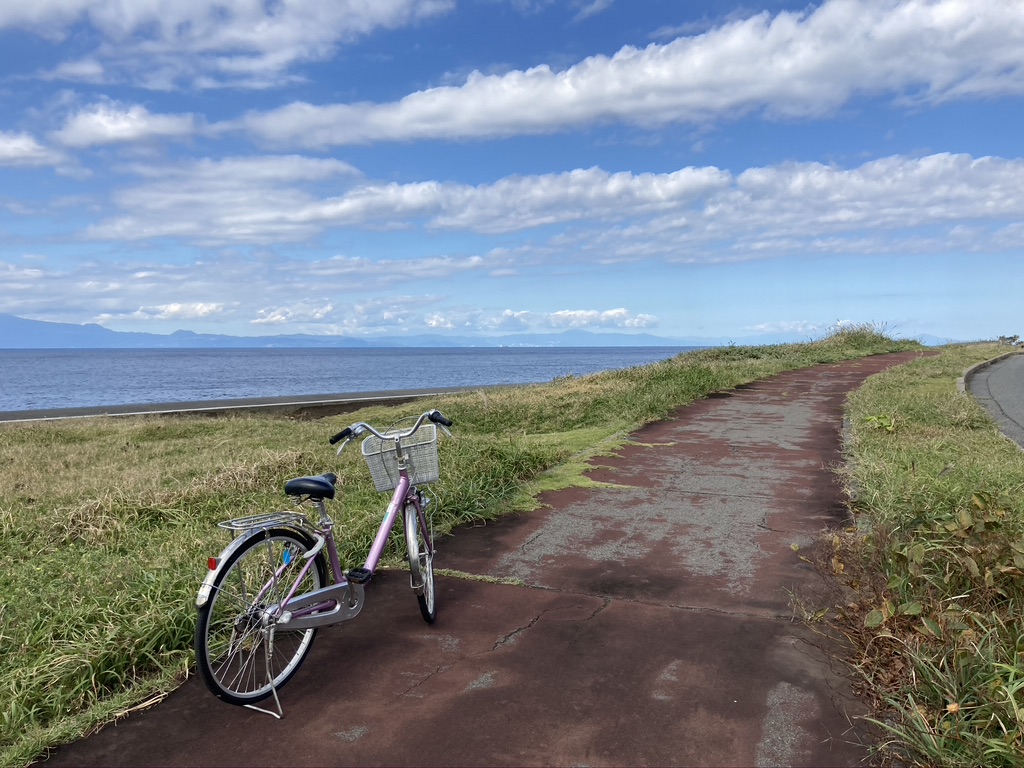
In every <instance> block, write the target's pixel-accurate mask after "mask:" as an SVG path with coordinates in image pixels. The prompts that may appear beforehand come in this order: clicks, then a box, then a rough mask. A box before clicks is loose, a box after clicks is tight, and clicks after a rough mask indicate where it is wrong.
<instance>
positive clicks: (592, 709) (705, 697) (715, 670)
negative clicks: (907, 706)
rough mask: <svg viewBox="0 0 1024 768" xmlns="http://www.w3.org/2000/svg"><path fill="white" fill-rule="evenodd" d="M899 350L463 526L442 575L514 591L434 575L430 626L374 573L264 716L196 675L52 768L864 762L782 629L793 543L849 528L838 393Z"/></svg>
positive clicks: (771, 390) (837, 369)
mask: <svg viewBox="0 0 1024 768" xmlns="http://www.w3.org/2000/svg"><path fill="white" fill-rule="evenodd" d="M913 356H914V355H912V354H909V353H908V354H896V355H886V356H879V357H873V358H868V359H865V360H860V361H855V362H850V363H843V364H838V365H828V366H819V367H816V368H811V369H807V370H803V371H797V372H793V373H788V374H784V375H781V376H778V377H776V378H773V379H770V380H766V381H762V382H758V383H755V384H753V385H751V386H748V387H744V388H740V389H738V390H736V391H735V392H732V393H728V394H721V395H717V396H714V397H711V398H709V399H707V400H703V401H700V402H697V403H695V404H693V405H691V406H689V407H686V408H683V409H680V410H679V411H677V412H676V414H675V415H674V417H673V418H671V419H669V420H667V421H665V422H661V423H658V424H654V425H651V426H649V427H646V428H644V429H642V430H640V431H639V432H638V433H636V434H635V435H634V436H633V442H632V444H631V445H629V446H627V447H626V448H625V449H623V450H622V451H621V452H620V454H619V455H618V456H617V457H615V458H612V459H602V460H601V461H600V463H601V465H602V466H601V467H600V468H597V469H595V470H594V471H593V472H592V477H594V478H595V479H598V480H602V481H607V482H610V483H616V484H617V485H618V486H619V487H615V488H611V487H608V488H598V489H587V490H584V489H568V490H564V491H559V492H556V493H551V494H546V495H545V496H544V497H543V499H542V500H543V501H544V502H545V504H546V505H547V506H546V507H545V508H544V509H541V510H538V511H536V512H532V513H529V514H522V515H513V516H510V517H507V518H504V519H502V520H501V521H499V522H497V523H495V524H491V525H487V526H481V527H476V528H466V529H461V530H459V531H458V532H457V533H456V534H455V536H453V537H450V538H447V539H444V540H443V541H442V542H441V544H442V550H441V552H440V554H439V556H438V566H439V567H444V568H450V569H455V570H459V571H464V572H468V573H473V574H478V575H480V576H486V577H498V578H501V577H508V578H514V579H519V580H521V582H522V584H523V586H514V585H508V584H500V583H493V582H486V581H474V580H468V579H462V578H453V577H439V579H438V588H439V595H438V597H439V606H440V608H439V616H438V620H437V623H436V624H435V625H434V626H433V627H428V626H427V625H426V624H424V623H423V622H422V620H421V619H420V618H419V612H418V610H417V608H416V602H415V600H414V599H413V596H412V595H411V594H409V592H408V586H407V585H408V581H407V577H406V576H405V575H404V574H402V573H397V572H388V573H383V574H381V575H379V577H378V578H376V579H375V580H374V583H373V584H372V585H371V587H370V588H369V589H368V593H367V607H366V608H365V609H364V611H363V613H362V615H361V616H360V617H359V618H358V619H356V620H355V621H353V622H351V623H350V624H347V625H342V626H339V627H334V628H331V629H327V630H324V631H322V632H321V634H320V635H319V636H318V637H317V641H316V644H315V646H314V649H313V652H312V654H311V657H310V659H309V660H307V662H306V665H305V666H304V667H303V668H302V670H300V672H299V674H298V675H297V676H296V678H295V679H294V681H293V682H292V683H290V684H289V686H287V687H286V688H285V689H284V690H283V695H282V699H283V705H284V707H285V712H286V717H285V719H284V720H282V721H280V722H278V721H275V720H273V719H272V718H270V717H268V716H266V715H260V714H257V713H253V712H251V711H248V710H245V709H239V708H235V707H231V706H229V705H225V704H222V703H220V702H219V701H217V700H215V699H214V698H213V697H212V696H210V695H209V694H207V693H206V691H205V689H203V687H202V684H201V683H200V682H199V681H198V680H197V679H194V678H193V679H190V680H189V681H188V682H187V683H186V684H185V685H184V686H182V688H180V689H179V690H178V691H176V692H175V693H173V694H172V695H171V696H169V697H168V698H167V699H166V700H165V701H164V702H162V703H161V704H159V705H157V706H155V707H153V708H152V709H150V710H148V711H145V712H140V713H137V714H134V715H132V716H130V717H128V718H127V719H125V720H123V721H121V722H120V723H118V724H117V725H115V726H112V727H108V728H106V729H104V730H103V731H101V732H99V733H98V734H95V735H93V736H92V737H90V738H88V739H85V740H83V741H80V742H77V743H75V744H72V745H69V746H67V747H65V748H62V749H60V750H58V751H57V752H56V753H55V754H54V755H53V756H52V758H51V759H50V761H49V764H50V765H52V766H63V765H76V766H84V765H103V766H115V765H132V766H135V765H152V766H155V765H179V766H198V765H203V766H214V765H217V766H230V765H238V766H251V765H281V766H298V765H313V766H326V765H416V766H425V765H589V766H605V765H614V766H621V765H740V766H753V765H760V766H775V765H793V766H803V765H806V766H825V765H839V766H854V765H860V764H862V763H863V761H864V760H865V758H866V755H867V751H866V746H865V745H864V744H863V743H862V740H863V739H864V738H865V737H864V735H863V734H862V733H861V732H860V730H859V729H858V726H857V722H858V721H857V720H856V719H855V718H856V716H857V715H858V714H861V713H862V709H861V706H860V704H859V703H858V702H857V701H856V700H855V699H854V698H853V697H852V695H851V694H850V690H849V686H848V683H847V681H846V680H845V679H844V678H843V677H842V676H840V675H839V674H837V669H836V667H835V666H834V665H833V664H830V663H829V656H828V650H829V648H830V646H829V641H828V640H826V639H824V638H823V637H822V636H820V635H818V634H816V633H815V632H813V631H811V629H809V628H808V627H807V626H805V625H804V624H802V623H800V622H798V621H795V620H794V618H793V616H794V609H793V606H792V604H793V597H794V596H797V597H799V599H800V600H802V601H806V603H807V605H808V607H810V608H814V607H816V606H818V605H819V604H821V601H822V600H823V599H824V597H822V596H823V595H825V594H826V593H827V590H826V589H825V587H824V583H823V582H822V580H821V579H820V577H819V576H818V575H817V574H816V573H815V571H814V570H813V569H812V568H811V567H810V566H808V565H807V563H806V562H805V561H804V560H802V559H801V557H800V555H801V554H803V553H798V552H795V551H794V550H793V549H792V547H791V545H793V544H797V545H799V546H800V547H803V548H804V552H807V548H808V547H810V546H812V545H813V543H814V542H815V538H816V536H817V535H818V534H819V533H820V532H821V531H822V530H823V529H824V528H825V527H827V526H835V525H842V524H843V522H844V517H845V513H844V506H843V503H842V497H841V493H840V489H839V487H838V485H837V482H836V480H835V477H834V475H833V473H832V472H831V469H830V468H831V467H832V466H834V465H835V464H837V463H838V462H839V461H840V453H839V435H840V429H841V410H840V409H841V406H842V402H843V399H844V397H845V395H846V393H847V392H848V391H850V390H851V389H853V388H855V387H857V386H858V385H859V384H860V383H861V382H862V381H863V379H864V378H866V377H867V376H868V375H870V374H872V373H875V372H877V371H880V370H882V369H883V368H885V367H887V366H889V365H893V364H896V363H900V362H905V361H907V360H909V359H911V358H912V357H913ZM823 648H824V650H823Z"/></svg>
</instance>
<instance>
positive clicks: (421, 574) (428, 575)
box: [405, 503, 437, 624]
mask: <svg viewBox="0 0 1024 768" xmlns="http://www.w3.org/2000/svg"><path fill="white" fill-rule="evenodd" d="M429 535H430V534H429V532H428V531H426V530H424V527H423V526H422V525H420V517H419V514H418V512H417V510H416V505H415V504H412V503H410V504H406V505H405V544H406V547H407V548H408V552H409V580H410V582H411V584H412V588H413V591H414V592H415V593H416V600H417V602H419V604H420V613H421V614H422V615H423V620H424V621H426V622H427V624H433V623H434V619H436V618H437V602H436V600H435V596H434V548H433V542H431V541H430V539H429V538H428V537H429Z"/></svg>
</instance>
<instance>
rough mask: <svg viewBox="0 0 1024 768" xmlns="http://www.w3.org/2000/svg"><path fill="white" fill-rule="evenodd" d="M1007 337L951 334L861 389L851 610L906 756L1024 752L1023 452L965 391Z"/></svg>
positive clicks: (882, 712) (844, 557)
mask: <svg viewBox="0 0 1024 768" xmlns="http://www.w3.org/2000/svg"><path fill="white" fill-rule="evenodd" d="M1005 351H1006V348H1005V347H998V346H996V345H994V344H991V345H969V346H953V347H947V348H943V350H942V352H941V354H940V355H938V356H934V357H925V358H922V359H919V360H917V361H915V362H914V363H912V364H910V365H907V366H901V367H900V368H896V369H892V370H890V371H887V372H885V373H883V374H880V375H879V376H875V377H872V378H871V379H869V380H868V382H867V383H866V384H865V386H864V387H862V388H861V389H860V390H858V391H857V392H856V393H854V395H853V396H851V398H850V401H849V404H848V414H847V415H848V417H849V419H850V422H851V426H852V430H851V431H852V438H851V443H850V445H849V450H850V452H851V454H852V457H853V461H852V462H850V463H849V464H848V467H847V472H848V480H849V482H850V487H851V489H852V490H853V496H854V503H853V507H854V510H855V512H856V513H857V516H858V529H857V532H856V533H851V534H848V535H847V536H846V538H845V540H844V539H842V538H841V537H836V539H835V540H834V545H835V547H836V551H835V557H834V558H833V560H832V564H833V567H834V568H837V569H839V570H842V571H843V572H844V573H843V576H844V578H845V579H846V581H847V583H848V584H850V585H851V586H852V587H854V589H855V590H856V591H857V592H858V593H859V594H860V600H859V602H852V603H851V604H850V605H848V606H846V608H845V609H844V610H843V613H842V615H841V621H842V622H843V624H844V629H845V631H846V632H847V633H848V634H849V636H850V637H851V638H852V639H853V640H854V642H855V644H856V647H857V652H858V658H857V661H856V663H857V667H858V669H859V670H860V672H861V673H862V675H863V680H864V683H865V688H866V691H867V692H869V693H870V695H871V696H872V697H873V699H874V702H875V704H876V706H877V708H878V711H879V714H878V721H879V723H880V724H881V725H882V726H883V728H884V729H885V732H886V733H887V734H888V735H889V736H890V737H891V742H890V743H889V744H888V745H887V747H886V748H885V749H884V750H883V752H884V753H885V754H887V755H888V756H889V757H892V758H895V759H896V760H897V761H898V762H899V763H900V764H904V765H905V764H907V763H911V764H913V765H922V766H933V765H941V766H981V765H984V766H1024V451H1021V450H1020V449H1019V448H1018V447H1017V446H1016V445H1015V444H1014V443H1012V442H1010V441H1009V440H1008V439H1006V438H1004V437H1003V436H1002V435H1001V434H1000V433H999V432H998V430H997V429H996V427H995V426H994V424H993V423H992V421H991V420H990V418H989V417H988V415H987V413H986V412H985V411H984V409H983V408H982V407H981V406H980V405H978V403H977V402H976V401H975V400H974V399H973V398H971V397H969V396H967V395H964V394H960V393H958V391H957V386H956V381H957V379H958V378H959V377H960V376H961V374H962V373H963V371H964V370H965V369H967V368H968V367H969V366H971V365H974V364H976V363H978V362H981V361H984V360H988V359H991V358H993V357H995V356H997V355H998V354H1000V353H1001V352H1005Z"/></svg>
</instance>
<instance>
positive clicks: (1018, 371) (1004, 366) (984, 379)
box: [966, 355, 1024, 448]
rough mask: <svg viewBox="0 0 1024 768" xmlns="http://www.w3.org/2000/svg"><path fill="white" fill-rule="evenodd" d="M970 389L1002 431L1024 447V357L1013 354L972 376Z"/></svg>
mask: <svg viewBox="0 0 1024 768" xmlns="http://www.w3.org/2000/svg"><path fill="white" fill-rule="evenodd" d="M966 379H967V381H966V384H967V390H968V391H969V392H970V393H971V394H972V395H974V398H975V399H976V400H977V401H978V402H979V403H981V404H982V405H983V406H984V407H985V408H986V409H987V410H988V412H989V413H990V414H991V415H992V418H993V419H995V422H996V424H997V425H998V426H999V429H1000V431H1001V432H1002V433H1003V434H1004V435H1006V436H1007V437H1009V438H1010V439H1011V440H1013V441H1014V442H1015V443H1017V444H1018V445H1019V446H1021V447H1022V448H1024V355H1013V356H1011V357H1007V358H1004V359H1003V360H1000V361H998V362H996V363H993V364H991V365H987V366H984V367H982V368H979V369H978V370H976V371H974V372H973V373H971V374H968V376H967V377H966Z"/></svg>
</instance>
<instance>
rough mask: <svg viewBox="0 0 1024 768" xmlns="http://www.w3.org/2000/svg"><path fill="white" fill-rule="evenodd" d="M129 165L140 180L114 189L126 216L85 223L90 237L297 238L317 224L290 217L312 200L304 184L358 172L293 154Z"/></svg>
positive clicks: (338, 163) (256, 240)
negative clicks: (122, 188)
mask: <svg viewBox="0 0 1024 768" xmlns="http://www.w3.org/2000/svg"><path fill="white" fill-rule="evenodd" d="M129 170H131V171H133V172H134V173H136V174H137V175H139V176H141V177H142V178H143V179H145V183H144V184H143V185H141V186H138V187H132V188H128V189H124V190H121V191H120V192H118V193H117V194H116V195H115V202H116V203H117V204H118V205H119V206H120V207H121V208H122V209H124V210H126V211H128V214H127V215H125V216H120V217H117V218H113V219H108V220H106V221H102V222H100V223H99V224H97V225H94V226H93V227H90V228H89V229H88V230H87V232H86V236H87V237H89V238H91V239H100V240H142V239H148V238H155V237H182V238H187V239H189V240H192V241H194V242H199V243H207V244H209V243H222V242H240V243H265V242H287V241H294V240H299V239H303V238H306V237H309V236H311V235H314V234H316V233H317V232H318V231H320V229H321V227H319V226H317V225H315V224H314V223H311V222H309V221H306V220H304V219H303V217H302V216H294V215H288V214H289V212H294V211H303V210H306V209H308V208H310V207H311V206H314V205H315V204H316V202H317V201H316V199H315V198H314V197H312V196H311V195H310V194H309V193H308V192H306V191H305V190H304V188H303V187H304V185H309V184H315V183H320V182H323V181H325V180H329V179H332V178H335V177H338V176H342V177H354V176H357V175H358V172H357V171H356V169H354V168H353V167H352V166H351V165H349V164H348V163H344V162H341V161H340V160H333V159H329V158H307V157H299V156H296V155H282V156H264V157H236V158H230V157H229V158H224V159H221V160H211V159H204V160H198V161H194V162H191V163H182V164H176V165H135V166H132V167H131V168H130V169H129Z"/></svg>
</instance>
